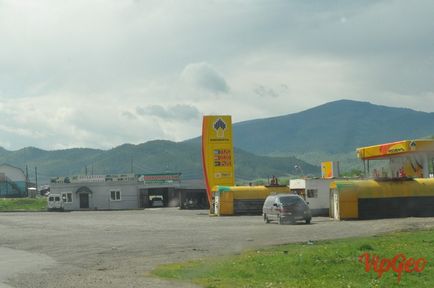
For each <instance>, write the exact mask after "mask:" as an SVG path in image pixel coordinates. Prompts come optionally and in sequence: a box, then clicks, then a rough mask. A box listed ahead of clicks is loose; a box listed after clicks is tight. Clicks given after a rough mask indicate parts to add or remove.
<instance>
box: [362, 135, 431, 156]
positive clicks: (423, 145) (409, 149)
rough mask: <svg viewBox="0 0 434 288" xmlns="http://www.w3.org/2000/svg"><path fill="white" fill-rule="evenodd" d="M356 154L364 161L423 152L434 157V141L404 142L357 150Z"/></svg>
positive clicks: (416, 140)
mask: <svg viewBox="0 0 434 288" xmlns="http://www.w3.org/2000/svg"><path fill="white" fill-rule="evenodd" d="M356 152H357V157H358V158H360V159H362V160H370V159H387V158H391V157H399V156H402V155H404V154H412V153H421V152H422V153H427V154H433V155H434V139H415V140H402V141H397V142H392V143H385V144H379V145H374V146H367V147H361V148H357V149H356Z"/></svg>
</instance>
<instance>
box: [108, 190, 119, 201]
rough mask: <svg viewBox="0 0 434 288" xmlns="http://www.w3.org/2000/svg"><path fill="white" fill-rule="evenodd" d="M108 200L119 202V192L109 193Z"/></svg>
mask: <svg viewBox="0 0 434 288" xmlns="http://www.w3.org/2000/svg"><path fill="white" fill-rule="evenodd" d="M110 200H111V201H121V191H119V190H112V191H110Z"/></svg>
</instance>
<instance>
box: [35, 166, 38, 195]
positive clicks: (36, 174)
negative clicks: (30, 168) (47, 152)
mask: <svg viewBox="0 0 434 288" xmlns="http://www.w3.org/2000/svg"><path fill="white" fill-rule="evenodd" d="M35 182H36V183H35V184H36V193H38V166H35Z"/></svg>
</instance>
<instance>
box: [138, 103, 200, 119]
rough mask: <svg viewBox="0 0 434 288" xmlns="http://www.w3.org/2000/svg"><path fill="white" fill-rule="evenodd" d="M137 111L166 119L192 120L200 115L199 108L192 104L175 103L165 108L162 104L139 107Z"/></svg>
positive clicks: (143, 114) (140, 113)
mask: <svg viewBox="0 0 434 288" xmlns="http://www.w3.org/2000/svg"><path fill="white" fill-rule="evenodd" d="M136 113H137V114H138V115H141V116H147V115H148V116H155V117H158V118H162V119H166V120H191V119H196V118H198V117H199V116H200V112H199V110H198V109H197V108H196V107H194V106H192V105H182V104H178V105H174V106H170V107H168V108H164V107H163V106H161V105H150V106H147V107H137V108H136Z"/></svg>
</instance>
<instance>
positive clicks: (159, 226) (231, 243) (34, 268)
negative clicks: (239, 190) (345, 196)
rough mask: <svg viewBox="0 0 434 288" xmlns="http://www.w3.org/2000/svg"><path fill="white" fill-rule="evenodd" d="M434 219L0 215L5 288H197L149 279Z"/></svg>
mask: <svg viewBox="0 0 434 288" xmlns="http://www.w3.org/2000/svg"><path fill="white" fill-rule="evenodd" d="M433 227H434V218H405V219H387V220H370V221H344V222H337V221H333V220H330V219H328V218H319V217H318V218H313V221H312V224H311V225H304V224H299V225H282V226H280V225H277V224H268V225H266V224H264V223H263V221H262V218H261V217H260V216H240V217H209V216H208V215H207V212H206V211H185V210H184V211H181V210H177V209H171V208H161V209H147V210H141V211H110V212H109V211H104V212H103V211H95V212H71V213H2V214H0V288H4V287H8V288H9V287H32V288H35V287H48V288H51V287H53V288H54V287H56V288H63V287H116V288H118V287H192V285H189V284H184V285H183V286H180V285H179V283H176V284H174V283H171V282H168V281H165V280H161V279H157V278H153V277H150V276H149V271H151V270H152V269H153V268H154V267H156V266H157V265H159V264H162V263H169V262H178V261H184V260H187V259H193V258H200V257H208V256H212V255H222V254H229V253H236V252H240V251H241V250H243V249H251V248H259V247H264V246H268V245H275V244H282V243H289V242H300V241H308V240H321V239H334V238H345V237H353V236H365V235H375V234H379V233H384V232H388V231H395V230H402V229H418V228H433Z"/></svg>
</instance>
